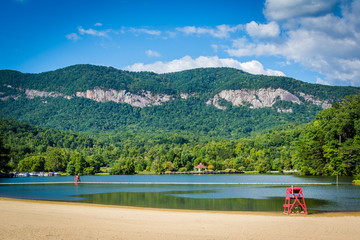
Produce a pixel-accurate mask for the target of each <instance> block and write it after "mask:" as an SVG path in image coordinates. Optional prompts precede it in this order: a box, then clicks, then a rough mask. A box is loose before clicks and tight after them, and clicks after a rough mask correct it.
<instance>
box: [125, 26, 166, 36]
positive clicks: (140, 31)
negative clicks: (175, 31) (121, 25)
mask: <svg viewBox="0 0 360 240" xmlns="http://www.w3.org/2000/svg"><path fill="white" fill-rule="evenodd" d="M122 32H123V33H125V32H132V33H134V34H149V35H155V36H159V35H161V31H160V30H150V29H146V28H129V29H127V30H125V29H123V30H122Z"/></svg>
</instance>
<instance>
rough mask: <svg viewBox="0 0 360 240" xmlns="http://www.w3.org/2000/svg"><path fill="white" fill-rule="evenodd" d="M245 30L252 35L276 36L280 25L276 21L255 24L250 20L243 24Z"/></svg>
mask: <svg viewBox="0 0 360 240" xmlns="http://www.w3.org/2000/svg"><path fill="white" fill-rule="evenodd" d="M245 29H246V32H247V33H248V34H249V35H250V36H252V37H261V38H264V37H277V36H279V34H280V27H279V25H278V24H277V23H276V22H269V23H268V24H257V23H256V22H254V21H252V22H250V23H248V24H246V25H245Z"/></svg>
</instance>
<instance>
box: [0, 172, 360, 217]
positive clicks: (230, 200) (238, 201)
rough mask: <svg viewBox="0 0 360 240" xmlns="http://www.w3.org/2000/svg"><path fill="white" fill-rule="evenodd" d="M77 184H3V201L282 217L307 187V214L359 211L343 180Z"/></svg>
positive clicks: (114, 179) (357, 196) (161, 179)
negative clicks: (290, 197) (291, 192)
mask: <svg viewBox="0 0 360 240" xmlns="http://www.w3.org/2000/svg"><path fill="white" fill-rule="evenodd" d="M73 179H74V177H27V178H12V179H0V196H1V197H10V198H25V199H42V200H56V201H78V202H87V203H97V204H110V205H122V206H139V207H153V208H173V209H198V210H220V211H282V210H283V206H282V205H283V203H284V198H285V192H286V187H290V186H291V185H294V186H300V187H303V192H304V197H305V200H306V204H307V208H308V211H309V212H318V211H360V186H354V185H351V179H350V178H340V179H339V185H338V186H337V185H317V184H334V183H335V178H331V177H300V176H295V175H133V176H82V177H81V180H82V183H80V184H77V185H75V184H73V183H72V181H73ZM9 183H11V184H9ZM24 183H26V184H24ZM49 183H54V184H49ZM7 184H9V185H7ZM255 184H258V185H255Z"/></svg>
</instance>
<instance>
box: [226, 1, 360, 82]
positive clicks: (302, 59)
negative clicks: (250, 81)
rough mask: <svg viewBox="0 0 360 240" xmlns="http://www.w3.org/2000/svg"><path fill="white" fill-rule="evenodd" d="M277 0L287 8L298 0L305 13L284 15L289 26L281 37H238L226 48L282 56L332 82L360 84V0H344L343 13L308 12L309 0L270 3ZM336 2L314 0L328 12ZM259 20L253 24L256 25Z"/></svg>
mask: <svg viewBox="0 0 360 240" xmlns="http://www.w3.org/2000/svg"><path fill="white" fill-rule="evenodd" d="M275 2H276V3H284V6H282V7H283V8H284V9H285V8H286V7H288V8H291V7H289V6H290V5H291V6H292V7H295V6H294V5H292V4H295V5H296V7H299V9H300V10H301V9H302V10H301V11H302V12H303V13H302V15H301V16H300V15H297V18H296V19H289V20H287V19H285V18H282V25H281V26H286V27H285V28H283V29H282V31H284V33H283V34H282V35H281V36H279V38H276V39H272V38H267V39H266V41H263V40H264V39H262V40H261V41H252V40H251V39H249V38H246V37H242V38H239V39H234V40H233V41H232V46H231V47H228V48H227V49H225V51H226V52H227V53H228V54H229V55H230V56H236V57H244V56H280V57H284V58H285V59H286V61H289V62H293V63H299V64H301V65H302V66H304V67H305V68H307V69H309V70H312V71H316V72H318V73H320V74H322V75H324V76H325V80H323V81H326V82H328V83H330V84H332V85H352V86H360V18H359V17H358V13H359V12H360V0H353V1H346V2H343V4H342V5H341V8H342V16H336V15H334V14H325V15H324V14H323V15H319V16H308V15H310V13H309V12H307V13H305V12H306V11H305V10H306V9H308V7H309V6H307V7H301V6H300V5H301V4H308V3H309V2H308V1H305V0H301V1H300V0H298V1H284V2H283V1H280V0H278V1H275V0H272V1H267V2H266V3H267V4H269V3H275ZM325 4H327V7H326V6H325ZM333 4H334V1H329V2H327V1H323V2H319V1H314V8H315V9H317V12H318V13H319V12H326V11H325V10H326V9H328V8H331V6H333ZM310 6H311V4H310ZM266 7H268V5H266ZM304 9H305V10H304ZM265 12H266V9H265ZM288 14H292V13H288ZM304 15H306V17H304ZM272 18H274V16H273V17H272ZM289 22H291V23H290V24H289ZM255 24H256V23H254V24H253V26H252V27H253V28H254V29H256V25H255ZM248 26H251V25H247V26H246V27H247V28H246V30H247V32H248V34H249V35H250V36H254V33H253V32H251V30H250V31H248V29H249V28H248ZM258 26H259V25H258Z"/></svg>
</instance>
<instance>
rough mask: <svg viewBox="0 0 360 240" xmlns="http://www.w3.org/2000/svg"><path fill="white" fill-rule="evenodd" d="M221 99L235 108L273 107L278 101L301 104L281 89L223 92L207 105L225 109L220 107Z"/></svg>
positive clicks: (293, 96)
mask: <svg viewBox="0 0 360 240" xmlns="http://www.w3.org/2000/svg"><path fill="white" fill-rule="evenodd" d="M220 99H224V100H226V101H228V102H231V103H232V104H233V105H234V106H240V105H245V104H250V108H264V107H272V106H273V105H274V104H275V103H276V102H277V101H289V102H293V103H297V104H301V101H300V99H299V98H298V97H297V96H295V95H294V94H292V93H290V92H288V91H286V90H284V89H281V88H278V89H272V88H261V89H258V90H252V89H241V90H223V91H221V92H220V93H219V94H216V95H215V96H214V98H212V99H210V100H209V101H208V102H207V104H208V105H210V104H212V105H214V106H215V107H217V108H219V109H225V107H223V106H220V105H219V100H220Z"/></svg>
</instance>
